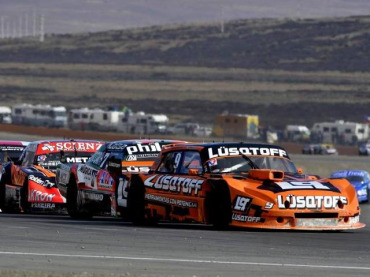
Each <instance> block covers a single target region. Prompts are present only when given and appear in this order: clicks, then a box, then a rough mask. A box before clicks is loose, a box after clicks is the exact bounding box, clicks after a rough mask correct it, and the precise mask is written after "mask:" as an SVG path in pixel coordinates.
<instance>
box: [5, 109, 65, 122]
mask: <svg viewBox="0 0 370 277" xmlns="http://www.w3.org/2000/svg"><path fill="white" fill-rule="evenodd" d="M12 121H13V123H14V124H23V125H30V126H43V127H66V126H67V110H66V108H65V107H63V106H60V107H52V106H50V105H31V104H18V105H14V106H12Z"/></svg>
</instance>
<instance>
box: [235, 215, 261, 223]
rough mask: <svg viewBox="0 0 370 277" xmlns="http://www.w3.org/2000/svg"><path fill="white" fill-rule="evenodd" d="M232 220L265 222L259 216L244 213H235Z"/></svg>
mask: <svg viewBox="0 0 370 277" xmlns="http://www.w3.org/2000/svg"><path fill="white" fill-rule="evenodd" d="M232 220H235V221H240V222H250V223H259V222H264V219H263V218H261V217H259V216H249V215H242V214H237V213H233V214H232Z"/></svg>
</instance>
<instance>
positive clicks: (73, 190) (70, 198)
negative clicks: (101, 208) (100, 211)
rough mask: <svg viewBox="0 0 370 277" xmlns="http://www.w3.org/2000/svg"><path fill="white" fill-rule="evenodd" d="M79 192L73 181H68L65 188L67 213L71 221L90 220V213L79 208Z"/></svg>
mask: <svg viewBox="0 0 370 277" xmlns="http://www.w3.org/2000/svg"><path fill="white" fill-rule="evenodd" d="M80 197H81V196H80V192H79V190H78V188H77V184H76V181H75V180H72V181H70V183H69V184H68V186H67V197H66V198H67V212H68V214H69V216H70V217H71V218H73V219H90V218H92V216H93V214H92V212H89V211H86V210H84V209H83V208H82V207H81V201H80Z"/></svg>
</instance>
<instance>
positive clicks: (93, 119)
mask: <svg viewBox="0 0 370 277" xmlns="http://www.w3.org/2000/svg"><path fill="white" fill-rule="evenodd" d="M122 114H123V112H121V111H106V110H102V109H89V108H81V109H72V110H70V111H69V113H68V126H69V127H70V128H71V129H75V130H94V131H117V127H118V122H119V118H120V116H121V115H122Z"/></svg>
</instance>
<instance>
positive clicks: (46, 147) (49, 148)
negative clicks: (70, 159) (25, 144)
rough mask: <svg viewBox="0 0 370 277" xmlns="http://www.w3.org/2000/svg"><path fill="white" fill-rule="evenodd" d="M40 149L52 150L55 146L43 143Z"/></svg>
mask: <svg viewBox="0 0 370 277" xmlns="http://www.w3.org/2000/svg"><path fill="white" fill-rule="evenodd" d="M41 149H42V150H44V151H50V152H53V151H54V149H55V147H54V146H53V145H50V144H48V143H46V144H44V145H43V146H42V147H41Z"/></svg>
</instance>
